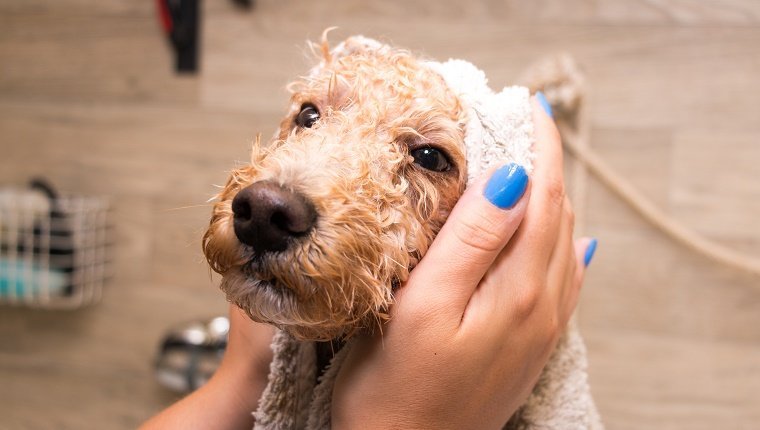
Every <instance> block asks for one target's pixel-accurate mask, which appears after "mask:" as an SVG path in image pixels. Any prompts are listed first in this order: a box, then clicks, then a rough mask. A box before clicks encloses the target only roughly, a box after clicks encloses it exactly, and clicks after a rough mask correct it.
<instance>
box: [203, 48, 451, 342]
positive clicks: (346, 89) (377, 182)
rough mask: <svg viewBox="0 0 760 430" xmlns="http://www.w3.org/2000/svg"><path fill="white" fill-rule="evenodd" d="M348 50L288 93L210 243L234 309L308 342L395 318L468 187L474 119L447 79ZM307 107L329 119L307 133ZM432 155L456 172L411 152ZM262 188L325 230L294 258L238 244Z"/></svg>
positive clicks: (411, 63) (387, 56)
mask: <svg viewBox="0 0 760 430" xmlns="http://www.w3.org/2000/svg"><path fill="white" fill-rule="evenodd" d="M352 43H353V44H354V45H355V46H352ZM345 44H346V45H347V48H348V49H344V51H345V52H349V54H346V55H344V56H342V57H337V56H333V55H332V54H331V53H330V52H329V49H328V48H327V45H326V42H323V46H322V52H323V58H322V59H321V62H320V65H319V66H317V67H316V68H315V69H313V70H312V71H311V73H310V74H309V75H308V76H307V77H305V78H302V79H301V80H299V81H297V82H295V83H293V84H291V85H290V87H289V88H290V89H291V91H293V96H292V100H291V107H290V112H289V113H288V114H287V115H286V117H285V118H284V119H283V121H282V123H281V124H280V130H279V132H278V134H277V135H276V136H275V139H274V140H273V142H272V143H271V144H270V145H268V146H267V147H266V148H262V147H261V146H260V145H259V144H258V142H257V144H255V145H254V148H253V154H252V156H251V163H250V165H247V166H244V167H241V168H239V169H236V170H234V171H233V172H232V174H231V176H230V178H229V180H228V182H227V184H226V186H225V187H224V189H223V190H222V191H221V193H220V194H219V195H218V198H217V202H216V204H215V205H214V212H213V216H212V219H211V223H210V226H209V228H208V231H207V232H206V234H205V236H204V240H203V249H204V253H205V255H206V257H207V259H208V261H209V263H210V265H211V267H212V268H213V269H214V270H215V271H217V272H219V273H221V274H222V275H223V281H222V289H223V290H224V292H225V293H226V294H227V298H228V300H229V301H230V302H232V303H234V304H236V305H238V306H239V307H241V308H242V309H243V310H245V311H246V312H247V313H248V315H249V316H250V317H251V318H252V319H254V320H256V321H261V322H266V323H270V324H273V325H275V326H277V327H279V328H281V329H283V330H285V331H287V332H289V333H290V334H291V335H293V336H294V337H296V338H298V339H304V340H307V339H308V340H328V339H334V338H337V337H347V336H350V335H351V334H353V333H355V332H356V331H357V330H362V329H372V328H376V327H378V325H379V324H380V323H382V322H383V321H385V320H386V319H387V317H388V309H389V307H390V305H391V304H392V302H393V291H392V284H394V282H401V283H403V282H404V281H405V280H406V279H407V277H408V275H409V270H411V268H412V267H414V266H415V265H416V264H417V262H418V261H419V259H420V258H421V257H422V255H423V254H424V253H425V252H426V251H427V248H428V246H429V245H430V243H431V242H432V240H433V237H434V236H435V234H436V233H437V232H438V230H439V229H440V227H441V225H442V224H443V222H444V221H445V219H446V217H447V216H448V213H449V211H450V210H451V208H452V207H453V205H454V203H455V202H456V200H457V199H458V198H459V195H461V193H462V191H463V190H464V184H465V172H466V166H465V161H464V157H465V155H464V144H463V139H464V137H463V134H464V132H463V123H464V121H465V118H463V116H464V114H463V110H462V109H461V106H459V102H458V100H457V99H456V97H454V96H453V95H452V94H451V93H450V92H449V90H448V88H447V87H446V85H445V83H444V82H443V80H442V79H441V78H440V76H438V75H437V74H435V73H434V72H433V71H431V70H428V69H427V68H426V67H424V66H423V65H422V64H421V63H419V61H418V60H416V59H415V58H414V57H413V56H412V55H411V54H409V53H408V52H406V51H403V50H398V49H392V48H389V47H382V48H380V49H369V48H367V47H365V46H361V44H360V43H358V42H356V41H352V39H349V40H347V41H346V42H345ZM304 103H310V104H313V105H314V106H317V107H318V109H319V111H320V113H321V117H320V119H319V121H318V122H317V123H316V124H315V125H314V126H313V127H312V128H308V129H299V128H297V127H295V126H294V118H295V117H296V116H297V115H298V112H299V111H300V108H301V106H302V105H303V104H304ZM426 146H432V147H435V148H437V149H440V150H441V151H443V152H445V154H446V156H447V158H448V160H449V162H450V165H451V168H450V169H449V170H447V171H444V172H432V171H429V170H426V169H424V168H422V167H420V166H419V165H416V164H414V159H413V157H412V156H411V155H410V154H411V152H412V150H413V149H415V148H419V147H426ZM262 180H265V181H271V182H274V183H277V184H279V185H280V186H282V187H285V188H287V189H289V190H291V191H293V192H295V193H298V194H300V195H302V196H304V198H307V199H308V200H309V201H311V202H312V203H313V205H314V207H315V210H316V212H317V221H316V225H315V226H314V227H313V229H312V230H311V231H310V232H309V233H308V235H307V236H306V237H302V238H294V239H293V243H291V244H290V246H289V247H288V249H286V250H285V251H282V252H278V253H267V254H263V255H260V256H255V255H253V252H252V250H251V249H250V248H249V247H248V246H246V245H243V244H241V243H240V242H239V241H238V240H237V238H236V237H235V235H234V232H233V228H232V217H233V214H232V209H231V201H232V199H233V198H234V197H235V195H236V194H237V192H238V191H239V190H241V189H243V188H244V187H246V186H248V185H250V184H252V183H254V182H257V181H262Z"/></svg>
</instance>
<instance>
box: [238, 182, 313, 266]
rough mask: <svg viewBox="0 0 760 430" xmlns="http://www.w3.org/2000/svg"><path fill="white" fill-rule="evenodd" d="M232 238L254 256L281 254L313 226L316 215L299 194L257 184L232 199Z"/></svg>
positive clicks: (308, 203)
mask: <svg viewBox="0 0 760 430" xmlns="http://www.w3.org/2000/svg"><path fill="white" fill-rule="evenodd" d="M232 213H233V214H234V222H233V225H234V227H235V236H237V238H238V240H240V242H242V243H244V244H246V245H250V246H251V247H253V250H254V251H255V252H257V253H264V252H267V251H283V250H285V249H286V248H287V247H288V245H290V243H291V242H293V239H294V238H296V237H298V236H303V235H305V234H306V233H308V232H309V230H310V229H311V228H312V227H313V226H314V222H315V221H316V219H317V212H316V211H315V210H314V205H312V204H311V202H310V201H309V200H307V199H306V198H305V197H304V196H302V195H301V194H297V193H294V192H292V191H289V190H287V189H285V188H283V187H281V186H279V185H277V184H275V183H272V182H267V181H261V182H254V183H253V184H251V185H249V186H247V187H245V188H243V189H242V190H240V191H239V192H238V193H237V195H236V196H235V198H234V199H232Z"/></svg>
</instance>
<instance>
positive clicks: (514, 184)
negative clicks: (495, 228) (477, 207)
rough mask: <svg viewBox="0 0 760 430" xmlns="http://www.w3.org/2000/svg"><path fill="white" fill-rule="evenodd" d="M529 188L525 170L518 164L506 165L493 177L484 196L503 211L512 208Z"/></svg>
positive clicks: (494, 173)
mask: <svg viewBox="0 0 760 430" xmlns="http://www.w3.org/2000/svg"><path fill="white" fill-rule="evenodd" d="M527 187H528V174H527V173H526V172H525V168H524V167H523V166H521V165H519V164H516V163H509V164H506V165H504V166H502V167H500V168H499V169H497V170H496V171H495V172H493V175H491V179H489V180H488V183H487V184H486V188H485V190H484V191H483V195H484V196H485V197H486V198H487V199H488V201H490V202H491V203H493V204H494V205H495V206H496V207H498V208H501V209H510V208H512V207H513V206H514V205H515V204H516V203H517V201H518V200H520V197H522V195H523V194H525V189H526V188H527Z"/></svg>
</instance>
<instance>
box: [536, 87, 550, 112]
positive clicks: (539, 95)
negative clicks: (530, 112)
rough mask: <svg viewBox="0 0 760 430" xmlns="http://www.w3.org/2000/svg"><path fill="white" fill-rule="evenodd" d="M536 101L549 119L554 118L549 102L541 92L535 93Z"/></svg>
mask: <svg viewBox="0 0 760 430" xmlns="http://www.w3.org/2000/svg"><path fill="white" fill-rule="evenodd" d="M536 100H538V102H539V103H541V107H542V108H544V112H546V114H547V115H549V116H550V117H551V118H554V114H553V113H552V105H550V104H549V101H548V100H546V96H545V95H544V93H542V92H541V91H539V92H537V93H536Z"/></svg>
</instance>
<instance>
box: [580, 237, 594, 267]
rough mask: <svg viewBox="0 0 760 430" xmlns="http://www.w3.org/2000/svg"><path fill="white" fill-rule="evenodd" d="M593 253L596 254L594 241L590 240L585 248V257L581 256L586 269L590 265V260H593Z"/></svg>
mask: <svg viewBox="0 0 760 430" xmlns="http://www.w3.org/2000/svg"><path fill="white" fill-rule="evenodd" d="M594 252H596V239H591V242H589V244H588V247H586V255H584V256H583V264H584V265H586V267H588V264H589V263H591V259H592V258H594Z"/></svg>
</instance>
